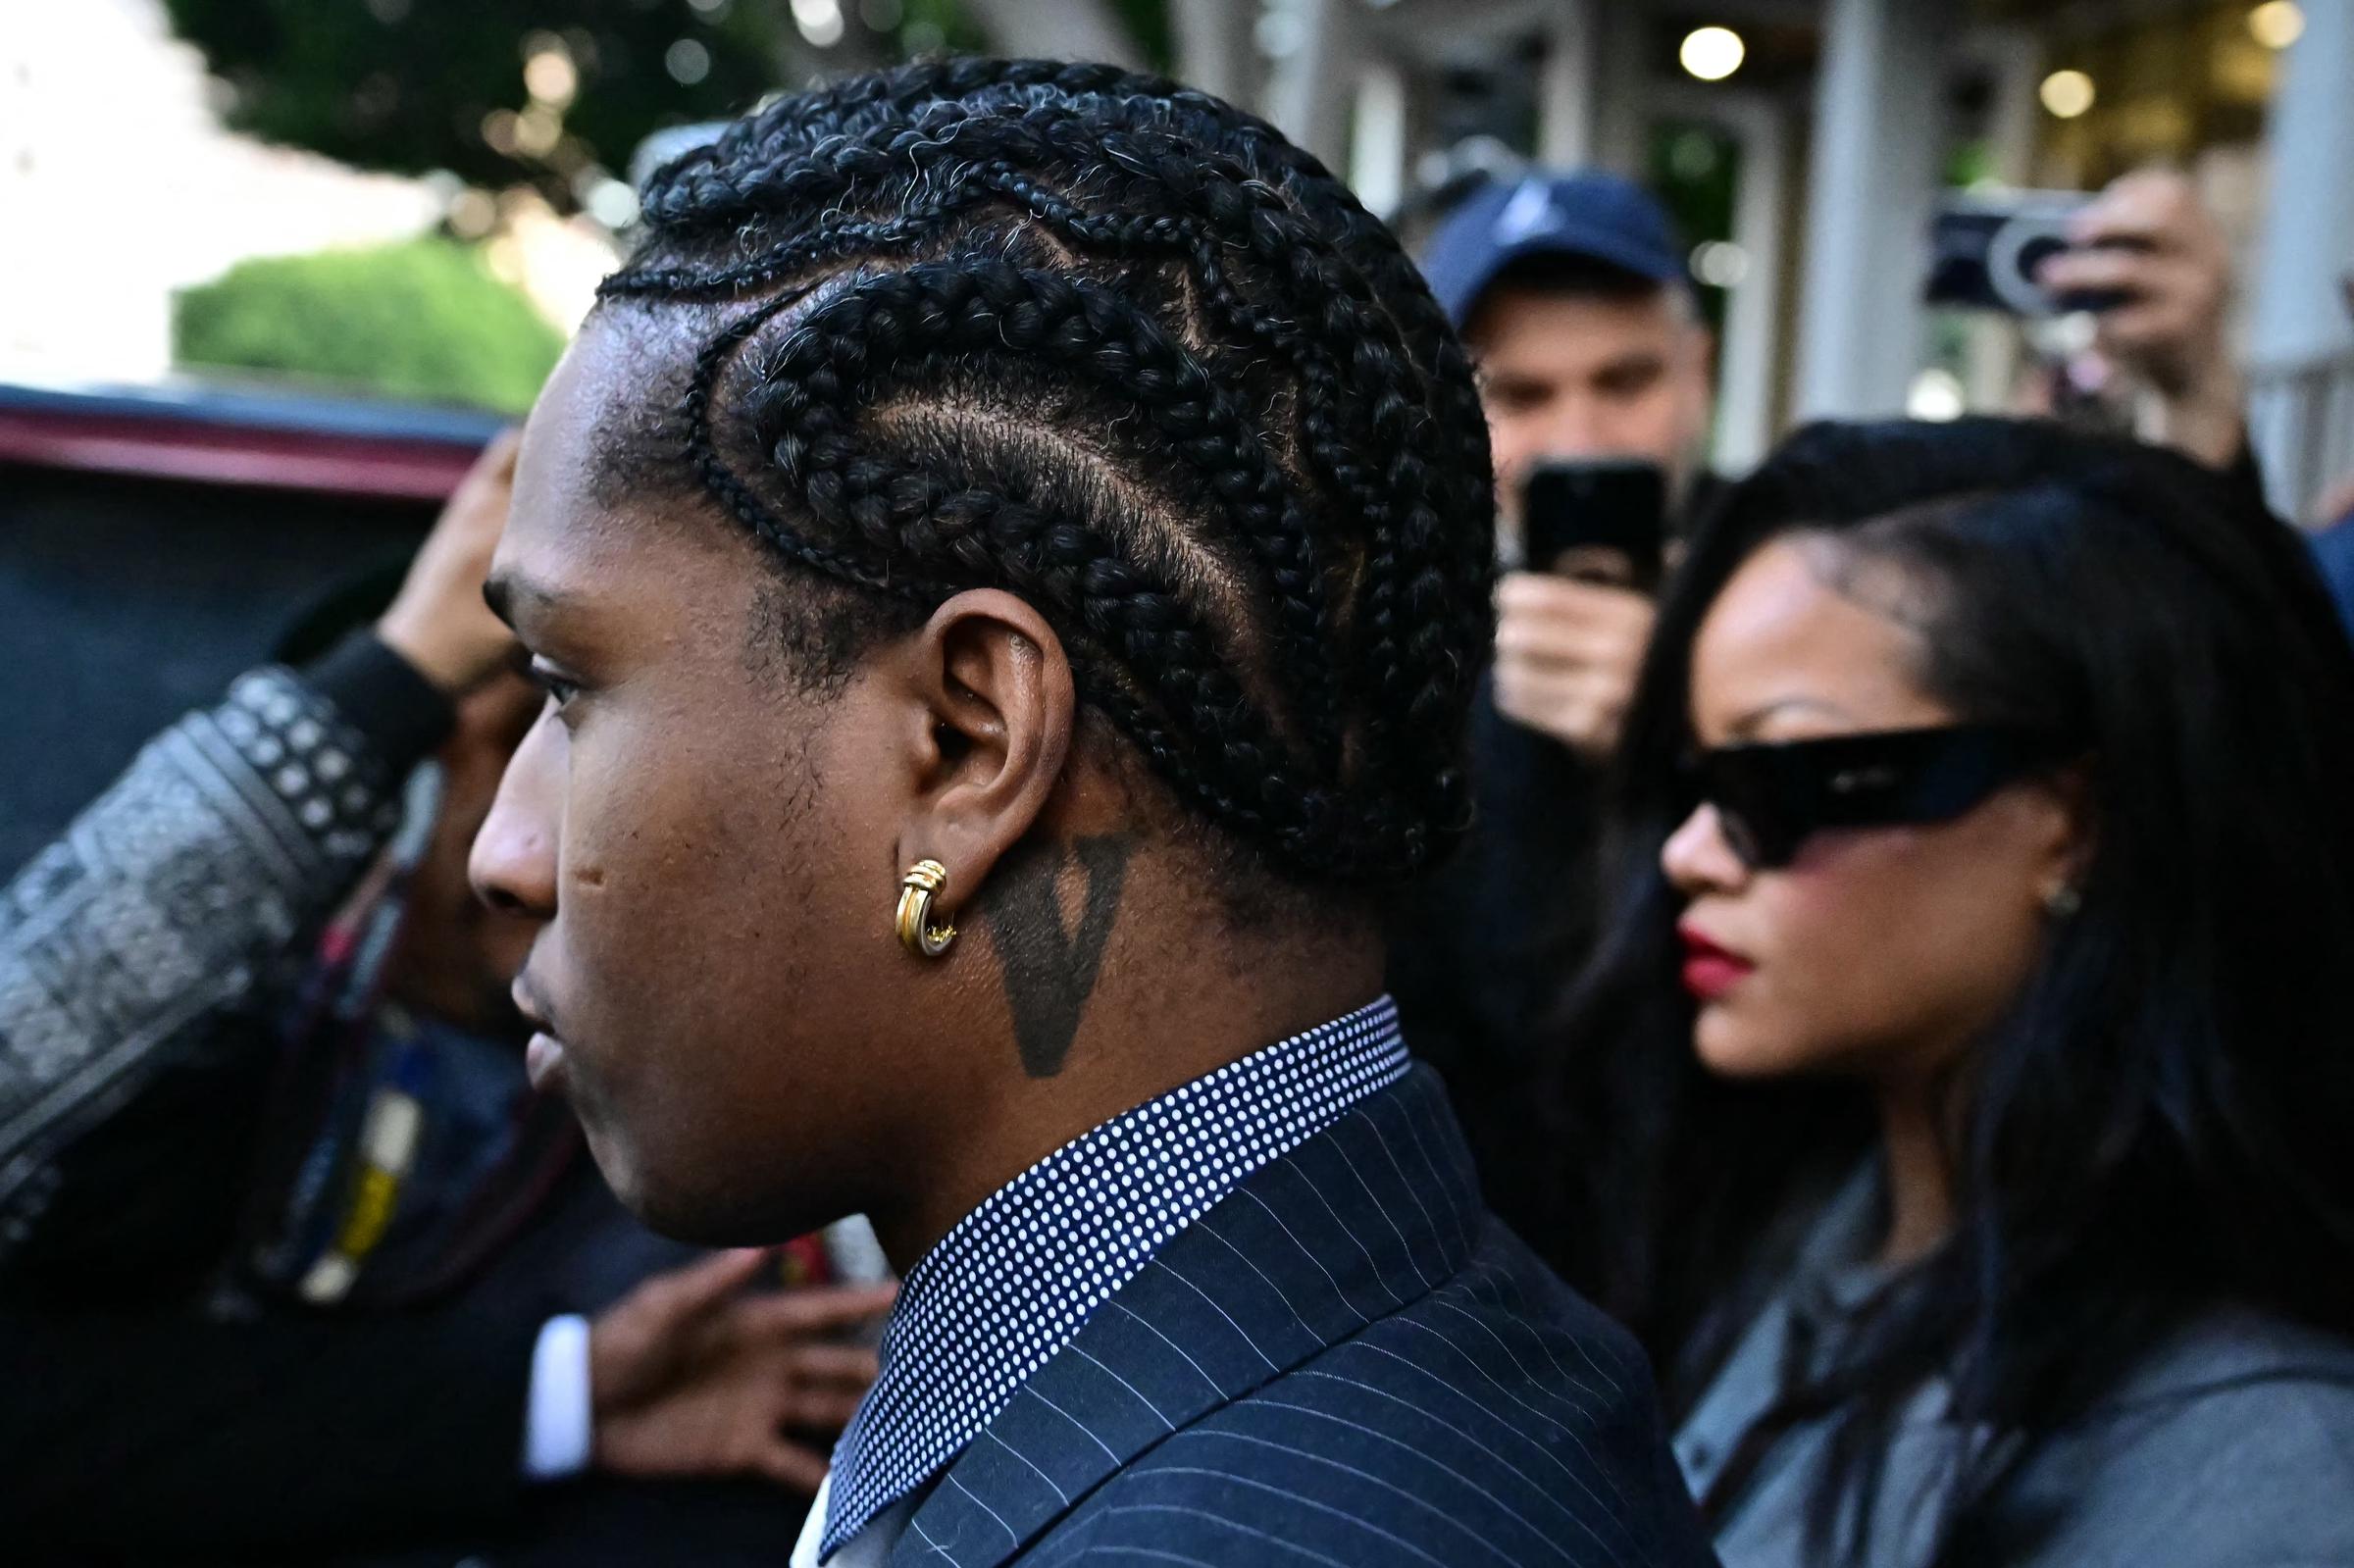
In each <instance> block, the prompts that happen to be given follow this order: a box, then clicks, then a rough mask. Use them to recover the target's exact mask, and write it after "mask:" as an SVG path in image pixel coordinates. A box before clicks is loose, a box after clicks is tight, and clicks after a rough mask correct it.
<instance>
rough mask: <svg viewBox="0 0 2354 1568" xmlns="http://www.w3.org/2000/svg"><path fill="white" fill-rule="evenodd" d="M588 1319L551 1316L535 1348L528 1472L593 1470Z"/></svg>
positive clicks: (547, 1477) (543, 1476) (533, 1477)
mask: <svg viewBox="0 0 2354 1568" xmlns="http://www.w3.org/2000/svg"><path fill="white" fill-rule="evenodd" d="M589 1411H590V1406H589V1403H588V1319H587V1318H584V1317H581V1316H579V1315H577V1314H573V1315H567V1316H565V1317H560V1318H549V1319H548V1320H547V1321H546V1322H545V1323H544V1324H542V1325H540V1328H539V1340H538V1342H537V1344H535V1345H534V1346H533V1347H532V1390H531V1393H530V1395H529V1396H528V1397H527V1399H526V1401H525V1405H524V1419H523V1474H524V1477H525V1479H526V1480H530V1481H561V1480H563V1479H564V1478H565V1477H566V1476H575V1475H579V1474H580V1473H581V1472H582V1471H584V1470H586V1469H588V1445H589Z"/></svg>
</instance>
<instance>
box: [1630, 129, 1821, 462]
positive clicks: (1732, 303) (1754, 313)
mask: <svg viewBox="0 0 2354 1568" xmlns="http://www.w3.org/2000/svg"><path fill="white" fill-rule="evenodd" d="M1658 107H1659V109H1660V110H1661V112H1662V113H1663V114H1664V115H1667V116H1670V117H1673V118H1676V119H1682V120H1697V121H1703V122H1706V123H1708V124H1710V125H1713V126H1716V127H1717V128H1719V129H1721V130H1722V131H1724V132H1725V133H1726V134H1727V135H1730V136H1731V137H1732V138H1733V139H1734V142H1735V143H1736V144H1737V146H1738V147H1739V149H1740V178H1739V182H1738V184H1737V186H1736V188H1735V190H1734V192H1733V231H1732V235H1731V238H1732V242H1733V243H1734V244H1735V245H1737V246H1739V247H1740V249H1741V252H1742V254H1743V255H1744V256H1745V257H1746V258H1747V259H1748V266H1747V267H1746V269H1745V270H1744V271H1743V272H1742V275H1741V278H1740V280H1739V281H1738V282H1736V283H1734V284H1733V285H1732V286H1731V287H1729V288H1727V289H1726V290H1725V299H1724V337H1723V340H1722V341H1721V342H1719V343H1718V344H1717V348H1716V421H1715V425H1716V433H1715V441H1714V446H1713V448H1712V449H1711V453H1710V457H1711V460H1712V461H1713V462H1714V465H1715V466H1716V467H1717V468H1719V469H1722V470H1725V471H1726V472H1728V473H1738V472H1740V471H1742V470H1744V469H1748V468H1751V467H1754V466H1755V465H1756V463H1757V461H1758V460H1759V459H1760V458H1762V457H1764V456H1765V455H1766V449H1767V448H1768V447H1770V446H1771V445H1772V444H1773V437H1774V433H1775V432H1774V420H1773V406H1774V382H1775V378H1776V374H1777V367H1776V361H1777V359H1778V357H1779V353H1780V346H1779V344H1778V343H1777V341H1776V339H1777V337H1778V336H1779V329H1780V325H1781V315H1782V308H1781V280H1782V253H1783V250H1784V249H1785V246H1786V243H1787V240H1786V234H1785V230H1786V229H1787V228H1788V227H1789V226H1788V225H1787V224H1786V223H1784V222H1783V212H1784V209H1785V208H1786V206H1787V204H1788V200H1789V184H1790V124H1789V116H1788V114H1787V113H1786V112H1785V110H1784V108H1783V106H1782V104H1781V102H1780V101H1779V99H1777V98H1776V97H1775V96H1774V95H1773V94H1771V93H1767V92H1745V91H1742V90H1741V89H1739V88H1727V87H1722V86H1712V87H1694V86H1687V85H1681V84H1675V83H1669V84H1667V85H1664V86H1663V87H1661V89H1660V91H1659V102H1658Z"/></svg>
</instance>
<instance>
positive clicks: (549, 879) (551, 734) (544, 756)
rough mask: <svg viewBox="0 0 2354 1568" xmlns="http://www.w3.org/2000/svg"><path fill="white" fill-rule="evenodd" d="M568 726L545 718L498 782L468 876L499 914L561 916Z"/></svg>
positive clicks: (470, 857) (468, 863)
mask: <svg viewBox="0 0 2354 1568" xmlns="http://www.w3.org/2000/svg"><path fill="white" fill-rule="evenodd" d="M562 748H563V736H562V726H560V725H557V724H554V723H552V722H550V720H549V718H548V717H547V716H546V715H545V714H542V715H541V716H540V719H539V722H538V723H537V724H535V725H533V726H532V730H531V733H529V734H527V735H525V736H524V737H523V744H522V745H521V746H519V747H517V748H516V751H515V755H514V757H513V758H512V759H511V760H510V761H509V762H508V763H507V771H506V775H505V777H504V778H502V779H500V780H499V782H498V798H497V799H496V800H494V801H492V802H491V805H490V815H489V816H488V817H486V818H485V819H484V821H483V831H482V832H481V833H479V834H477V835H475V838H474V849H473V852H472V853H471V854H469V855H468V857H467V861H466V874H467V878H468V880H469V881H471V882H472V883H473V884H474V892H475V896H476V897H478V898H480V899H482V901H483V902H484V903H486V904H488V905H489V906H490V907H491V908H493V909H499V910H504V911H506V912H507V913H510V914H517V915H528V916H531V917H533V918H535V919H538V920H548V919H552V918H553V917H554V915H555V913H556V846H557V843H558V842H559V841H560V839H561V838H562V836H563V815H562V802H563V777H562V766H561V760H562V759H561V757H560V756H559V755H558V753H560V751H561V750H562Z"/></svg>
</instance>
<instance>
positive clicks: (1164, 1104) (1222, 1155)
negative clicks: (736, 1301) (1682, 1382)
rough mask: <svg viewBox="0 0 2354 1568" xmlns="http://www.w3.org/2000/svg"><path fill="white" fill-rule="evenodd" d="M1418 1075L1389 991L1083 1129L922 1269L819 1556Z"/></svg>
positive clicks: (844, 1451)
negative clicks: (1351, 1118) (1223, 1218)
mask: <svg viewBox="0 0 2354 1568" xmlns="http://www.w3.org/2000/svg"><path fill="white" fill-rule="evenodd" d="M1406 1069H1407V1052H1406V1042H1405V1040H1404V1038H1403V1037H1401V1036H1400V1034H1399V1032H1398V1004H1397V1003H1395V1002H1393V1001H1392V1000H1391V999H1390V998H1389V997H1387V996H1384V997H1382V998H1381V999H1380V1000H1379V1001H1376V1002H1374V1003H1372V1004H1371V1005H1370V1006H1367V1007H1363V1008H1360V1009H1358V1010H1357V1011H1356V1012H1354V1013H1351V1014H1350V1015H1349V1016H1347V1017H1346V1018H1341V1019H1337V1020H1335V1021H1334V1022H1332V1023H1329V1024H1326V1025H1323V1026H1322V1027H1320V1028H1317V1029H1312V1030H1309V1031H1308V1032H1306V1033H1305V1034H1303V1035H1295V1036H1293V1037H1291V1038H1289V1039H1287V1040H1283V1041H1281V1042H1279V1043H1277V1044H1274V1045H1270V1046H1268V1047H1266V1048H1265V1049H1264V1050H1260V1051H1255V1052H1254V1053H1253V1054H1251V1055H1249V1056H1246V1057H1244V1058H1242V1060H1240V1061H1237V1062H1230V1063H1228V1064H1227V1065H1226V1066H1224V1067H1221V1068H1219V1069H1218V1070H1217V1071H1216V1072H1214V1073H1210V1074H1207V1075H1205V1076H1204V1077H1202V1078H1198V1079H1195V1080H1194V1081H1193V1082H1192V1083H1190V1084H1184V1085H1181V1086H1179V1087H1176V1088H1174V1089H1171V1090H1170V1091H1169V1092H1168V1093H1166V1094H1163V1095H1161V1096H1160V1097H1159V1098H1158V1099H1154V1100H1151V1101H1149V1102H1147V1103H1146V1104H1143V1105H1139V1106H1138V1107H1136V1108H1135V1109H1134V1110H1131V1111H1127V1112H1124V1113H1122V1114H1121V1115H1119V1116H1116V1117H1114V1118H1112V1119H1111V1120H1110V1121H1108V1122H1105V1123H1104V1124H1103V1125H1102V1126H1100V1127H1098V1128H1096V1129H1095V1130H1093V1131H1092V1132H1089V1133H1085V1134H1082V1135H1081V1136H1080V1137H1078V1138H1074V1139H1072V1140H1071V1141H1070V1142H1068V1143H1065V1144H1064V1145H1063V1146H1062V1147H1061V1148H1059V1149H1056V1150H1055V1151H1054V1152H1053V1153H1051V1154H1049V1155H1048V1156H1047V1157H1046V1158H1045V1159H1043V1160H1041V1161H1039V1162H1038V1163H1037V1164H1036V1165H1033V1166H1032V1167H1030V1169H1029V1170H1027V1171H1024V1172H1023V1173H1022V1174H1021V1175H1020V1176H1017V1177H1015V1178H1014V1179H1013V1180H1012V1181H1011V1182H1009V1183H1007V1184H1006V1185H1005V1186H1004V1187H1001V1188H999V1189H998V1190H997V1191H996V1192H995V1193H993V1194H991V1196H990V1197H989V1198H988V1199H987V1200H986V1201H985V1202H983V1203H982V1204H981V1206H980V1207H979V1208H977V1209H975V1210H973V1212H972V1213H970V1214H968V1215H966V1216H965V1217H964V1218H963V1219H962V1220H960V1221H958V1222H957V1224H956V1227H955V1228H954V1229H953V1230H951V1231H949V1232H948V1234H947V1236H945V1237H943V1238H942V1239H941V1240H940V1243H939V1244H938V1245H937V1246H935V1247H933V1248H932V1250H931V1251H929V1252H927V1253H925V1254H924V1257H923V1260H922V1261H921V1262H919V1263H917V1264H916V1266H915V1267H914V1268H912V1269H910V1270H909V1271H908V1272H907V1280H906V1285H905V1287H904V1289H903V1290H901V1291H900V1293H899V1302H898V1305H897V1307H896V1309H894V1311H893V1313H892V1317H891V1323H890V1326H889V1327H888V1328H886V1329H885V1331H884V1334H883V1375H882V1377H881V1378H880V1379H878V1380H877V1382H876V1384H875V1387H874V1389H873V1390H872V1391H870V1392H869V1393H868V1394H867V1396H866V1401H865V1402H864V1403H863V1404H861V1405H860V1406H859V1407H858V1413H857V1415H856V1417H855V1418H853V1419H852V1420H851V1422H850V1425H849V1430H847V1431H846V1432H844V1434H843V1437H842V1442H841V1445H840V1446H839V1447H837V1448H836V1450H835V1454H834V1483H833V1488H832V1491H831V1493H830V1497H829V1506H828V1510H827V1519H826V1534H825V1540H824V1542H823V1543H822V1544H821V1547H820V1551H821V1553H822V1554H831V1553H832V1552H833V1550H834V1549H835V1547H837V1546H839V1545H840V1544H841V1543H843V1542H844V1541H847V1540H848V1539H849V1538H850V1537H852V1536H854V1535H856V1534H857V1533H858V1531H859V1530H860V1529H862V1528H863V1527H864V1526H865V1524H866V1522H867V1521H868V1520H869V1519H872V1518H873V1517H874V1516H875V1515H876V1514H877V1513H879V1512H881V1511H882V1510H883V1509H885V1508H887V1507H889V1506H890V1505H891V1504H892V1503H893V1502H895V1501H896V1500H897V1499H898V1498H899V1497H901V1496H904V1495H905V1494H906V1493H907V1492H909V1491H911V1490H913V1489H914V1488H915V1487H917V1486H919V1485H921V1484H922V1483H923V1481H924V1480H925V1479H926V1478H927V1477H929V1476H931V1475H932V1474H933V1473H934V1472H935V1471H937V1470H939V1469H940V1468H941V1467H942V1466H943V1465H945V1464H947V1461H948V1460H949V1459H951V1458H953V1457H954V1456H955V1454H956V1453H957V1452H958V1451H959V1450H960V1449H962V1448H963V1447H964V1445H965V1444H966V1443H968V1442H972V1440H973V1439H974V1438H975V1437H977V1436H979V1435H980V1433H981V1430H982V1429H983V1428H984V1427H986V1426H988V1425H989V1423H990V1422H991V1420H993V1419H994V1418H995V1417H996V1416H997V1414H998V1411H1000V1410H1002V1409H1003V1408H1004V1407H1005V1405H1006V1402H1007V1401H1008V1400H1010V1399H1011V1398H1012V1397H1013V1395H1014V1392H1015V1391H1016V1390H1018V1389H1020V1388H1021V1386H1022V1384H1023V1383H1024V1382H1025V1381H1027V1380H1028V1379H1029V1377H1030V1376H1031V1374H1033V1373H1035V1372H1036V1371H1038V1369H1039V1368H1041V1367H1043V1366H1045V1365H1046V1364H1047V1362H1048V1361H1049V1360H1051V1359H1052V1358H1053V1357H1054V1355H1055V1354H1056V1353H1057V1352H1058V1351H1060V1350H1061V1349H1062V1348H1063V1347H1064V1346H1065V1345H1067V1344H1069V1343H1070V1342H1071V1340H1072V1339H1073V1338H1074V1337H1076V1336H1077V1334H1078V1333H1079V1330H1080V1328H1081V1327H1082V1326H1083V1325H1084V1324H1085V1323H1086V1322H1087V1318H1088V1314H1089V1313H1091V1312H1093V1311H1094V1310H1095V1309H1096V1308H1097V1307H1098V1306H1100V1305H1101V1304H1102V1302H1103V1301H1104V1300H1105V1298H1107V1297H1108V1296H1110V1295H1111V1293H1112V1292H1113V1291H1115V1290H1119V1289H1120V1287H1121V1286H1123V1285H1126V1284H1127V1283H1128V1282H1129V1281H1130V1280H1131V1279H1133V1278H1135V1276H1136V1274H1137V1273H1138V1271H1140V1270H1141V1269H1143V1268H1144V1266H1145V1265H1146V1264H1147V1263H1148V1262H1150V1261H1151V1257H1152V1254H1153V1253H1155V1252H1157V1251H1158V1250H1160V1248H1161V1247H1162V1246H1163V1245H1164V1244H1166V1243H1167V1241H1168V1239H1169V1238H1171V1237H1172V1236H1175V1235H1176V1234H1177V1233H1178V1232H1179V1231H1181V1230H1183V1229H1184V1228H1185V1227H1186V1226H1188V1225H1190V1224H1192V1223H1193V1222H1194V1221H1195V1220H1197V1219H1199V1218H1201V1217H1202V1216H1203V1214H1205V1213H1207V1212H1208V1211H1209V1210H1210V1209H1211V1208H1212V1207H1214V1206H1215V1205H1216V1204H1217V1202H1218V1200H1219V1199H1220V1198H1223V1197H1224V1196H1226V1194H1227V1193H1229V1192H1231V1191H1232V1190H1233V1189H1235V1188H1236V1187H1237V1186H1239V1185H1240V1184H1241V1183H1242V1181H1243V1180H1244V1178H1246V1177H1248V1176H1249V1175H1250V1174H1251V1173H1252V1172H1254V1171H1255V1170H1257V1169H1258V1168H1259V1167H1260V1166H1262V1165H1265V1164H1267V1163H1268V1162H1269V1161H1270V1160H1274V1159H1276V1158H1278V1157H1280V1156H1282V1155H1284V1154H1286V1153H1288V1152H1290V1151H1291V1150H1292V1149H1294V1148H1296V1147H1298V1146H1299V1145H1300V1144H1301V1143H1304V1142H1305V1141H1306V1140H1307V1139H1308V1138H1312V1137H1314V1136H1315V1135H1316V1134H1317V1133H1320V1132H1322V1131H1323V1130H1324V1129H1325V1128H1327V1127H1329V1126H1331V1125H1332V1124H1333V1123H1334V1122H1336V1121H1338V1120H1339V1119H1340V1117H1341V1115H1342V1113H1344V1112H1345V1111H1347V1110H1348V1109H1349V1107H1350V1106H1352V1105H1354V1104H1356V1102H1357V1101H1358V1100H1360V1099H1362V1098H1364V1097H1365V1096H1366V1095H1367V1094H1371V1093H1373V1092H1374V1091H1375V1090H1377V1089H1382V1088H1386V1087H1389V1086H1390V1085H1392V1084H1394V1083H1396V1082H1397V1081H1398V1080H1399V1079H1400V1078H1402V1077H1404V1076H1405V1073H1406Z"/></svg>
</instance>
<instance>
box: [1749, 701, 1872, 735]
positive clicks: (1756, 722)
mask: <svg viewBox="0 0 2354 1568" xmlns="http://www.w3.org/2000/svg"><path fill="white" fill-rule="evenodd" d="M1796 711H1805V712H1811V713H1819V714H1821V715H1822V716H1823V717H1824V718H1826V719H1848V720H1852V719H1853V718H1854V717H1855V715H1854V714H1851V713H1849V712H1848V711H1847V710H1846V709H1845V708H1843V707H1841V706H1840V705H1839V704H1838V703H1836V702H1833V701H1831V700H1830V699H1829V698H1828V697H1802V696H1792V697H1776V698H1774V699H1773V700H1772V701H1770V702H1762V703H1760V704H1758V706H1756V707H1754V708H1751V709H1749V710H1748V711H1747V712H1745V713H1743V714H1742V715H1741V716H1740V717H1739V718H1737V719H1735V720H1734V721H1733V722H1732V723H1731V724H1729V725H1727V726H1726V727H1725V733H1727V734H1728V735H1730V736H1732V737H1733V738H1734V739H1737V740H1739V739H1747V738H1748V737H1749V736H1751V735H1754V734H1756V733H1758V731H1759V730H1760V729H1762V728H1764V726H1765V724H1766V720H1768V719H1771V718H1773V717H1775V716H1776V715H1777V714H1784V713H1791V712H1796Z"/></svg>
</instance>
